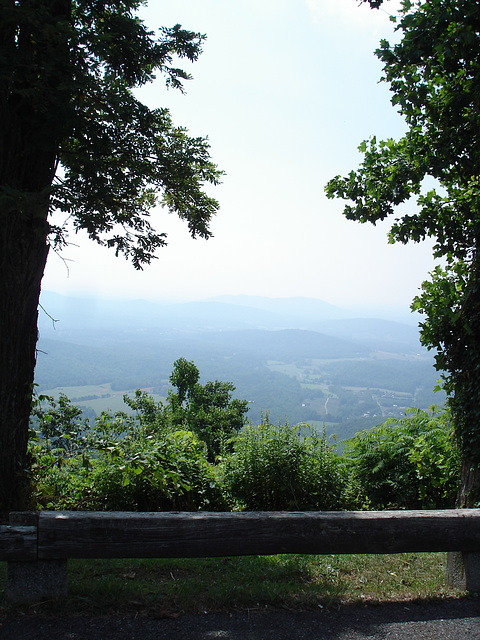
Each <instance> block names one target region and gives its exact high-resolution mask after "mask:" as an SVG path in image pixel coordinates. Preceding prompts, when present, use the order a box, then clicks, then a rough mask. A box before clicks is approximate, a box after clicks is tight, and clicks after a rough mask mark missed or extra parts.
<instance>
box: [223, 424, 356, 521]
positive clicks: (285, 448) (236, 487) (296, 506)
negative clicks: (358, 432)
mask: <svg viewBox="0 0 480 640" xmlns="http://www.w3.org/2000/svg"><path fill="white" fill-rule="evenodd" d="M300 430H301V428H300V427H291V426H289V425H288V424H285V425H283V426H274V425H272V424H270V423H269V422H268V420H267V421H265V422H264V423H263V424H261V425H259V426H253V425H250V426H248V427H246V428H245V429H244V430H243V431H242V432H241V433H240V434H239V435H238V436H237V437H236V439H235V440H234V452H233V454H231V455H229V456H227V457H226V459H225V460H224V461H223V464H222V482H223V487H224V490H225V491H226V493H227V495H228V496H229V498H230V499H231V500H232V502H233V503H235V505H236V506H237V507H239V508H242V509H246V510H251V511H255V510H265V511H270V510H277V511H288V510H323V509H339V508H342V506H343V498H342V494H343V490H344V488H345V485H346V477H345V472H344V468H343V465H342V463H341V459H340V458H339V457H338V456H337V454H336V453H335V452H334V450H333V448H332V447H331V446H329V445H328V444H327V441H326V437H325V434H324V435H323V436H318V435H311V436H308V437H305V438H304V437H302V436H301V433H300Z"/></svg>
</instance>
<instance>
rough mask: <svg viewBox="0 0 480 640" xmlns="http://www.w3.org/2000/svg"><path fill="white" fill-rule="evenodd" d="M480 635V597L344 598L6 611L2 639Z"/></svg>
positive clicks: (347, 639) (439, 638) (418, 639)
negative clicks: (124, 610)
mask: <svg viewBox="0 0 480 640" xmlns="http://www.w3.org/2000/svg"><path fill="white" fill-rule="evenodd" d="M220 638H223V639H227V640H250V639H251V640H270V639H271V640H480V599H472V600H469V599H463V600H445V601H441V602H435V603H428V604H427V603H415V602H412V603H405V602H400V603H387V604H382V605H377V606H373V605H370V606H364V607H362V606H344V607H341V608H340V609H339V610H328V609H319V610H318V611H313V612H310V611H309V612H290V611H267V612H264V611H261V610H251V611H245V612H237V613H231V614H223V613H222V614H215V613H206V614H204V615H194V616H193V615H184V616H179V617H177V618H154V617H151V616H150V617H147V616H142V615H137V616H135V617H134V616H128V617H127V616H125V617H122V616H115V617H111V616H105V617H102V616H98V617H91V616H77V617H60V618H55V617H40V616H37V615H34V614H33V615H24V616H19V615H17V616H15V617H6V618H2V619H0V639H1V640H94V639H95V640H167V639H168V640H212V639H220Z"/></svg>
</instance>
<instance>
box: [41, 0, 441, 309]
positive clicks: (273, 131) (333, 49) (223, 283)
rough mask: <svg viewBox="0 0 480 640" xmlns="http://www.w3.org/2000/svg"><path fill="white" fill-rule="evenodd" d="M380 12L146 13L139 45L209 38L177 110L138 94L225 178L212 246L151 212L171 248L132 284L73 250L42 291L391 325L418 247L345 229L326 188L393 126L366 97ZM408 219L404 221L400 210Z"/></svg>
mask: <svg viewBox="0 0 480 640" xmlns="http://www.w3.org/2000/svg"><path fill="white" fill-rule="evenodd" d="M398 4H399V3H398V2H397V0H388V1H387V2H386V3H385V10H380V11H375V10H370V9H369V8H368V7H366V6H361V7H359V6H358V0H235V1H234V0H150V2H149V6H147V7H145V8H144V9H143V12H142V15H143V17H144V19H145V22H146V23H147V25H148V26H149V27H151V28H152V29H156V28H157V27H160V26H162V25H165V26H172V25H174V24H176V23H180V24H182V26H183V27H185V28H188V29H191V30H194V31H201V32H203V33H205V34H207V36H208V39H207V41H206V43H205V45H204V53H203V54H202V56H201V57H200V59H199V60H198V61H197V62H196V63H195V64H193V65H189V64H188V70H189V72H191V73H192V74H193V80H191V81H189V82H188V83H187V87H186V88H187V93H186V95H181V94H180V93H179V92H175V91H173V90H170V91H167V90H166V89H165V87H164V84H163V81H162V80H161V79H159V80H158V81H157V82H156V83H155V84H154V85H152V86H149V87H147V88H145V89H143V90H142V93H141V96H142V98H143V99H144V100H145V101H146V102H147V103H148V104H149V105H150V106H152V107H153V106H167V107H169V108H170V109H171V111H172V115H173V118H174V121H175V122H176V123H177V124H179V125H183V126H186V127H187V128H188V129H189V131H190V133H191V135H194V136H203V135H207V136H208V137H209V140H210V144H211V155H212V158H213V160H214V161H215V162H216V163H217V164H218V165H219V167H220V168H222V169H223V170H224V171H225V172H226V175H225V177H224V180H223V183H222V185H221V186H219V187H216V188H213V189H212V194H213V195H214V196H215V197H216V198H217V199H218V200H219V202H220V205H221V209H220V212H219V213H218V215H217V217H216V218H215V220H214V221H213V223H212V227H211V228H212V231H213V233H214V238H212V239H210V240H208V241H204V240H191V239H190V237H189V235H188V231H187V228H186V225H185V224H184V223H182V222H180V221H178V220H177V219H176V218H175V217H174V216H172V215H169V214H168V213H166V212H165V211H164V210H162V209H159V210H158V211H154V212H152V220H154V221H156V222H155V226H156V228H157V229H158V230H160V231H166V232H167V233H168V236H169V237H168V242H169V245H168V247H166V248H163V249H161V250H160V251H159V259H158V260H155V261H154V263H153V264H152V265H151V266H150V267H146V268H145V269H144V271H142V272H136V271H135V270H134V269H133V267H132V266H131V265H130V264H129V263H128V262H126V261H125V260H124V259H123V258H115V257H114V255H113V253H112V252H111V251H109V250H107V249H104V248H100V247H97V246H96V245H95V244H94V243H92V242H90V241H88V240H85V239H83V238H82V237H81V236H78V235H77V236H72V237H71V240H72V242H74V243H75V244H76V245H78V246H70V247H69V248H68V249H66V250H65V251H64V253H63V258H64V259H66V260H67V261H68V265H69V268H68V271H67V269H66V267H65V263H64V262H63V261H62V260H61V259H60V258H59V257H58V256H56V255H55V254H53V253H52V254H51V256H50V258H49V261H48V265H47V269H46V273H45V278H44V282H43V288H44V289H48V290H50V291H58V292H60V293H69V294H84V293H88V294H93V295H96V296H109V297H117V298H120V297H122V298H123V297H125V298H132V297H133V298H146V299H156V300H192V299H193V300H195V299H202V298H208V297H212V296H217V295H222V294H249V295H261V296H271V297H290V296H307V297H312V298H319V299H323V300H326V301H327V302H330V303H333V304H340V305H365V306H366V305H374V306H378V305H379V304H385V305H395V306H401V307H404V308H405V310H406V309H408V306H409V304H410V302H411V299H412V298H413V296H414V295H415V294H416V293H417V291H418V288H419V286H420V284H421V282H422V280H424V279H425V277H426V276H427V273H428V271H429V270H431V268H432V264H433V263H432V261H431V258H430V248H429V247H428V246H425V245H411V246H403V245H398V246H392V245H389V244H388V243H387V238H386V234H387V230H388V228H389V226H390V223H389V224H387V225H386V226H385V225H377V227H372V226H370V225H369V226H366V225H360V224H358V223H355V222H349V221H347V220H345V219H344V218H343V216H342V210H343V203H342V201H339V200H336V201H329V200H327V199H326V197H325V195H324V186H325V184H326V182H327V181H328V180H329V179H330V178H332V177H333V176H335V175H337V174H342V175H344V174H345V173H346V172H348V171H349V170H351V169H353V168H355V167H356V166H357V165H358V162H359V160H360V158H361V156H360V154H359V153H358V152H357V146H358V144H359V143H360V142H361V141H362V140H364V139H366V138H368V137H369V136H371V135H377V136H378V137H380V138H385V137H398V136H400V135H401V134H402V132H403V131H404V125H403V122H402V120H401V118H400V117H399V116H398V114H397V113H396V112H395V110H394V109H393V107H392V106H391V104H390V95H389V91H388V86H387V85H386V84H384V83H379V82H378V81H379V79H380V77H381V73H382V70H381V64H380V62H379V61H378V60H377V58H376V57H375V56H374V53H373V52H374V50H375V48H376V47H377V46H378V43H379V41H380V39H381V38H387V39H389V40H390V41H392V40H393V39H394V38H395V37H396V36H395V35H394V32H393V29H394V27H393V24H392V23H391V21H390V20H389V16H388V14H387V12H386V10H388V11H389V12H390V13H394V12H395V8H396V7H397V6H398ZM412 206H413V205H412Z"/></svg>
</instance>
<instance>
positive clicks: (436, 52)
mask: <svg viewBox="0 0 480 640" xmlns="http://www.w3.org/2000/svg"><path fill="white" fill-rule="evenodd" d="M371 4H372V3H371ZM376 4H380V3H376ZM397 30H398V31H400V32H401V33H402V36H403V37H402V39H401V41H400V42H399V43H398V44H396V45H394V46H391V45H390V44H389V43H388V42H386V41H382V43H381V46H380V49H379V50H378V51H377V56H378V57H379V58H380V60H381V61H382V62H383V63H384V73H385V75H384V80H386V81H387V82H388V83H389V84H390V88H391V91H392V94H393V97H392V103H393V105H395V106H396V107H397V108H398V109H399V110H400V113H401V114H402V115H403V116H404V118H405V120H406V123H407V125H408V130H407V133H406V134H405V136H404V137H403V138H401V139H400V140H398V141H395V140H392V139H389V140H386V141H379V142H378V141H377V140H376V138H372V139H371V140H370V141H366V142H363V143H362V144H361V145H360V151H361V152H362V153H363V154H364V160H363V162H362V164H361V166H360V168H359V169H358V170H357V171H352V172H351V173H350V174H349V175H348V176H347V177H344V178H341V177H340V176H337V177H336V178H334V179H333V180H331V181H330V182H329V184H328V185H327V187H326V190H327V195H328V196H329V197H340V198H344V199H347V200H350V201H352V203H353V204H349V205H347V206H346V207H345V215H346V216H347V218H349V219H352V220H358V221H360V222H366V221H369V222H372V223H373V224H375V222H376V221H377V220H383V219H384V218H386V217H387V216H389V215H391V214H393V213H394V211H395V209H396V207H397V206H398V205H400V204H402V203H405V202H407V201H409V200H410V198H412V197H415V198H416V203H417V208H416V211H415V212H414V213H411V208H410V210H409V213H407V214H405V215H403V217H401V218H398V219H396V221H395V222H394V224H393V226H392V228H391V231H390V241H391V242H403V243H406V242H407V241H409V240H413V241H414V242H418V241H420V240H423V239H425V238H426V237H430V238H434V239H435V245H434V249H433V253H434V256H435V257H436V258H442V259H443V261H444V266H443V267H442V268H437V269H436V270H435V271H434V273H433V274H432V278H431V280H430V281H427V282H425V283H424V284H423V288H422V293H421V294H420V295H419V296H417V298H416V299H415V301H414V303H413V308H414V309H415V310H417V311H420V312H423V313H424V314H425V320H424V321H423V322H422V324H421V325H420V326H421V336H422V341H423V343H424V344H425V345H426V346H427V347H428V348H431V349H435V350H436V351H437V367H438V368H439V369H441V370H443V372H444V373H443V375H444V383H445V389H446V391H447V393H448V395H449V401H450V407H451V409H452V417H453V420H454V424H455V428H456V431H457V435H458V438H459V440H460V442H461V445H462V450H463V457H464V461H465V462H466V463H467V466H466V467H465V469H466V473H467V476H468V474H469V473H475V468H476V469H478V467H479V465H480V430H479V429H478V423H479V418H480V409H479V407H480V384H479V380H480V343H479V341H478V336H479V335H480V296H479V295H478V292H479V286H480V285H479V282H480V256H479V240H478V239H479V238H480V217H479V214H478V212H479V203H480V195H479V194H480V189H479V187H480V179H479V173H480V171H479V167H480V151H479V149H480V146H479V131H480V126H479V125H480V110H479V108H478V106H479V105H478V96H479V95H480V55H479V54H480V11H479V7H478V4H477V3H476V2H473V3H472V2H470V1H469V0H458V1H456V2H450V1H449V0H438V1H436V2H418V1H417V2H410V1H408V2H404V3H403V9H402V11H401V16H400V19H399V21H398V24H397ZM427 178H428V179H429V182H426V179H427ZM432 179H433V180H432ZM427 184H428V185H433V188H430V189H428V190H427V187H426V185H427ZM472 465H473V466H472ZM477 480H478V479H477ZM464 481H465V482H466V481H467V479H466V477H465V479H464ZM465 482H464V484H465ZM464 498H465V499H466V500H467V501H468V497H467V496H464ZM463 502H464V500H460V503H463Z"/></svg>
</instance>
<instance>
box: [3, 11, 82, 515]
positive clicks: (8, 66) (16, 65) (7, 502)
mask: <svg viewBox="0 0 480 640" xmlns="http://www.w3.org/2000/svg"><path fill="white" fill-rule="evenodd" d="M70 16H71V0H51V1H50V2H49V3H45V2H44V1H43V0H28V2H27V1H26V0H25V1H23V2H22V1H20V2H13V0H12V1H11V2H9V3H3V4H2V7H1V9H0V61H1V63H2V64H0V70H1V80H2V81H1V82H0V515H1V514H5V513H6V512H8V511H10V510H14V509H20V508H24V507H25V506H26V505H27V504H28V484H29V483H28V477H29V474H28V466H29V465H28V460H27V441H28V430H29V417H30V411H31V402H32V392H33V379H34V370H35V359H36V344H37V316H38V301H39V296H40V284H41V281H42V277H43V272H44V269H45V264H46V260H47V255H48V242H47V236H48V232H49V224H48V222H47V217H48V213H49V207H50V194H51V187H52V182H53V179H54V177H55V172H56V168H57V161H58V150H59V144H60V141H61V140H62V139H63V138H64V137H65V135H66V131H67V129H68V121H67V120H68V119H67V118H66V115H65V114H66V113H67V110H68V106H69V103H70V94H71V91H72V87H71V82H72V77H73V76H72V68H71V65H70V51H69V47H70V40H69V29H70V23H69V18H70Z"/></svg>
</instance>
